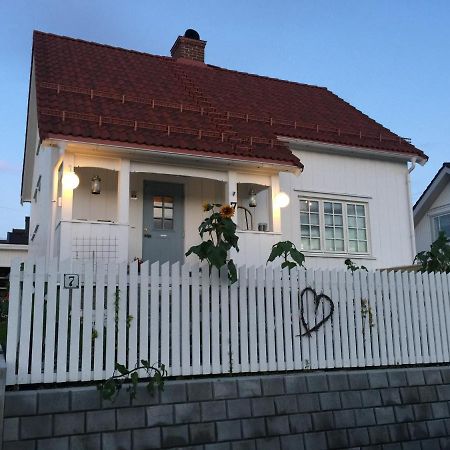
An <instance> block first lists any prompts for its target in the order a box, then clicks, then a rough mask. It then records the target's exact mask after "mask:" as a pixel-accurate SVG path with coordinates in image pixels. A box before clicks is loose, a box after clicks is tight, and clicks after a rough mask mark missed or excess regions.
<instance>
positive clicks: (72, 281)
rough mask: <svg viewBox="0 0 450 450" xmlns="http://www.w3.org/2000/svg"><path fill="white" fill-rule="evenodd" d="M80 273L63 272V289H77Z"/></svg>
mask: <svg viewBox="0 0 450 450" xmlns="http://www.w3.org/2000/svg"><path fill="white" fill-rule="evenodd" d="M79 287H80V275H78V274H77V273H65V274H64V289H79Z"/></svg>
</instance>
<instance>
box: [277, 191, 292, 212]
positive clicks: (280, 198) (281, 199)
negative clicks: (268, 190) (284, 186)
mask: <svg viewBox="0 0 450 450" xmlns="http://www.w3.org/2000/svg"><path fill="white" fill-rule="evenodd" d="M274 202H275V206H276V207H277V208H285V207H286V206H287V205H289V202H290V198H289V195H287V194H286V192H278V194H277V195H275V200H274Z"/></svg>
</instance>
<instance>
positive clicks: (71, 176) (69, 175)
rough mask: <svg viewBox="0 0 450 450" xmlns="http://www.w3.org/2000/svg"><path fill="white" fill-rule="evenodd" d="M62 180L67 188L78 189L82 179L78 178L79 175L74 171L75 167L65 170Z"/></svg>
mask: <svg viewBox="0 0 450 450" xmlns="http://www.w3.org/2000/svg"><path fill="white" fill-rule="evenodd" d="M61 181H62V185H63V186H64V188H65V189H72V190H73V189H76V188H77V187H78V185H79V184H80V179H79V178H78V175H77V174H76V173H75V172H74V171H73V169H70V171H69V172H65V173H64V175H63V177H62V180H61Z"/></svg>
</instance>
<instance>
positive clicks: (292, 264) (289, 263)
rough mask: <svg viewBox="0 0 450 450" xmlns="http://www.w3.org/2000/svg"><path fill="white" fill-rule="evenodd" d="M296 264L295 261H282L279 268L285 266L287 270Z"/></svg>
mask: <svg viewBox="0 0 450 450" xmlns="http://www.w3.org/2000/svg"><path fill="white" fill-rule="evenodd" d="M295 266H296V264H295V262H292V261H284V262H283V263H282V264H281V268H282V269H284V268H285V267H287V268H288V269H289V270H291V269H293V268H294V267H295Z"/></svg>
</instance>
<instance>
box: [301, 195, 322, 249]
mask: <svg viewBox="0 0 450 450" xmlns="http://www.w3.org/2000/svg"><path fill="white" fill-rule="evenodd" d="M300 236H301V241H302V249H303V250H320V227H319V202H318V201H315V200H312V201H309V200H300Z"/></svg>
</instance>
